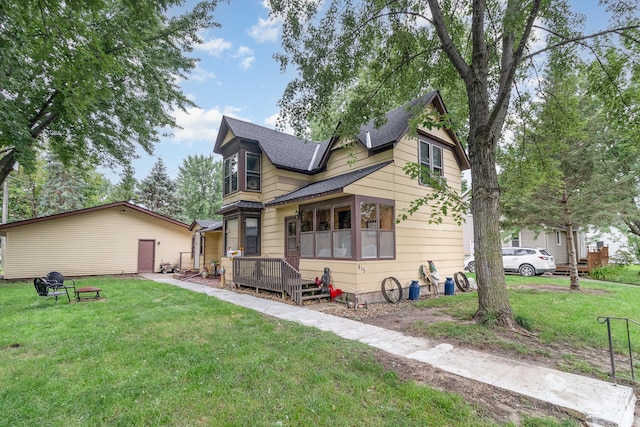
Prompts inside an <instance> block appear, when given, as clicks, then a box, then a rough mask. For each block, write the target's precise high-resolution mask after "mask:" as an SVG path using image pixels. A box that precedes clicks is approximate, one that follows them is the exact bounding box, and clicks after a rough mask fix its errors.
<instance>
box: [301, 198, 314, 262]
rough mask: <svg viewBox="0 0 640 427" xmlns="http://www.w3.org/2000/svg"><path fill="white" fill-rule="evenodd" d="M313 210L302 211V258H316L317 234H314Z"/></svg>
mask: <svg viewBox="0 0 640 427" xmlns="http://www.w3.org/2000/svg"><path fill="white" fill-rule="evenodd" d="M313 212H314V210H313V209H302V210H300V256H301V257H304V258H313V257H314V256H315V241H316V240H315V233H314V232H313Z"/></svg>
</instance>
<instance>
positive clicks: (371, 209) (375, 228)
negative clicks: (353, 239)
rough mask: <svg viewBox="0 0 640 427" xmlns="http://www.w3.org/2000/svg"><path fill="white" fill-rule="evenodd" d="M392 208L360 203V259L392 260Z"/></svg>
mask: <svg viewBox="0 0 640 427" xmlns="http://www.w3.org/2000/svg"><path fill="white" fill-rule="evenodd" d="M393 226H394V221H393V206H392V205H385V204H383V203H372V202H362V203H360V248H361V254H360V257H361V258H362V259H367V258H393V257H394V256H395V232H394V228H393Z"/></svg>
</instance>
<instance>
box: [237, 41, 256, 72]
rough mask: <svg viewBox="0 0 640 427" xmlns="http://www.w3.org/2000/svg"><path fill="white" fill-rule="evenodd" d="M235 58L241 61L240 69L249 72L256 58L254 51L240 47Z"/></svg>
mask: <svg viewBox="0 0 640 427" xmlns="http://www.w3.org/2000/svg"><path fill="white" fill-rule="evenodd" d="M233 57H234V58H236V59H240V68H242V69H243V70H248V69H249V68H251V65H252V64H253V63H254V62H255V60H256V57H255V56H254V55H253V49H251V48H249V47H247V46H240V47H239V48H238V51H237V52H236V54H235V55H233Z"/></svg>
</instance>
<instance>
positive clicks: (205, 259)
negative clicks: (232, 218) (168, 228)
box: [189, 219, 222, 270]
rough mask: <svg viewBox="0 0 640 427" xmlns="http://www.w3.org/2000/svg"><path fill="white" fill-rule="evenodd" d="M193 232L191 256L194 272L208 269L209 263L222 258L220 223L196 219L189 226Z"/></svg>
mask: <svg viewBox="0 0 640 427" xmlns="http://www.w3.org/2000/svg"><path fill="white" fill-rule="evenodd" d="M189 230H191V231H192V232H193V237H192V242H191V245H192V254H193V255H192V256H193V266H192V268H193V269H195V270H205V269H209V268H210V265H211V261H213V260H215V261H220V258H222V221H213V220H205V219H196V220H195V221H193V222H192V223H191V225H190V226H189Z"/></svg>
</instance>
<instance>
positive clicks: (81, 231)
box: [3, 207, 191, 279]
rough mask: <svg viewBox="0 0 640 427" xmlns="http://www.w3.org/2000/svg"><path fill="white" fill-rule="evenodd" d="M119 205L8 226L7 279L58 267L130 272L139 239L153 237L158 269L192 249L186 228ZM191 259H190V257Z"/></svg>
mask: <svg viewBox="0 0 640 427" xmlns="http://www.w3.org/2000/svg"><path fill="white" fill-rule="evenodd" d="M121 211H122V208H121V207H115V208H110V209H104V210H99V211H93V212H87V213H82V214H77V215H70V216H65V217H61V218H56V219H52V220H49V221H41V222H36V223H32V224H28V225H25V226H19V227H15V228H12V229H9V230H7V240H6V242H7V250H6V254H5V259H4V260H3V261H4V270H5V275H4V278H5V279H15V278H31V277H37V276H43V275H46V274H47V273H48V272H50V271H59V272H61V273H63V274H64V275H65V276H84V275H104V274H130V273H137V270H138V242H139V240H154V241H155V243H156V245H155V262H154V269H155V270H156V271H158V270H159V268H160V262H171V263H178V262H179V261H180V252H188V253H189V254H190V253H191V232H190V231H189V230H188V229H187V228H183V227H180V226H179V225H176V224H172V223H169V222H167V221H163V220H161V219H158V218H155V217H153V216H150V215H147V214H144V213H142V212H138V211H135V210H132V209H126V211H127V213H126V214H123V213H121ZM187 259H190V258H189V257H188V258H187Z"/></svg>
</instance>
